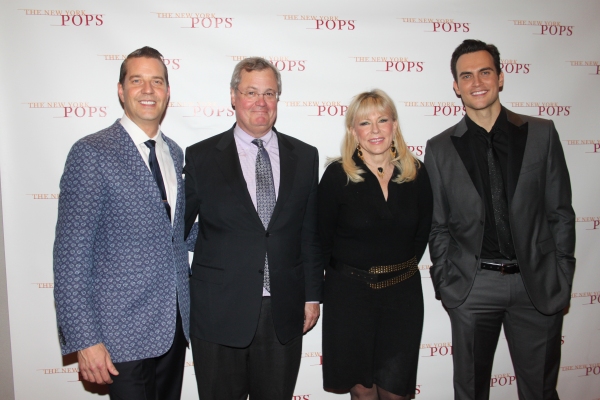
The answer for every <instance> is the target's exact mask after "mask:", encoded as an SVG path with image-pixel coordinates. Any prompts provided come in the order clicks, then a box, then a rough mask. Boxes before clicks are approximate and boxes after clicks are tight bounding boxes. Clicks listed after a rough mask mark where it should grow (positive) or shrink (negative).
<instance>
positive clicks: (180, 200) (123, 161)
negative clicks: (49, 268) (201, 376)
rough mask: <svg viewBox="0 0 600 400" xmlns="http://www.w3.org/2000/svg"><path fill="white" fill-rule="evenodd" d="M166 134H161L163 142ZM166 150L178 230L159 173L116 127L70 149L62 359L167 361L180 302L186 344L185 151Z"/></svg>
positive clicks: (61, 288)
mask: <svg viewBox="0 0 600 400" xmlns="http://www.w3.org/2000/svg"><path fill="white" fill-rule="evenodd" d="M161 134H162V133H161ZM163 138H164V140H165V141H166V142H167V144H168V146H169V149H170V152H171V157H173V163H174V164H175V169H176V176H177V203H176V208H175V216H174V224H173V225H171V222H170V221H169V218H168V217H167V214H166V213H165V208H164V206H163V204H162V200H161V196H160V192H159V189H158V186H157V185H156V182H155V181H154V178H153V176H152V173H151V172H150V171H149V169H148V167H147V166H146V164H145V163H144V160H143V159H142V157H140V154H139V152H138V150H137V148H136V147H135V144H134V143H133V141H132V140H131V138H130V136H129V135H128V134H127V132H126V131H125V129H124V128H123V126H122V125H121V124H120V123H119V120H117V121H116V122H115V123H114V124H113V125H112V126H110V127H108V128H106V129H103V130H101V131H100V132H97V133H94V134H92V135H89V136H86V137H84V138H83V139H81V140H79V141H78V142H77V143H75V144H74V145H73V147H72V148H71V151H70V153H69V155H68V157H67V162H66V165H65V171H64V173H63V176H62V179H61V182H60V199H59V203H58V222H57V225H56V239H55V242H54V298H55V301H56V312H57V319H58V331H59V339H60V344H61V348H62V353H63V354H68V353H72V352H74V351H78V350H81V349H84V348H87V347H89V346H92V345H94V344H97V343H104V345H105V346H106V348H107V349H108V352H109V353H110V356H111V359H112V361H113V362H125V361H132V360H139V359H145V358H152V357H157V356H160V355H162V354H164V353H166V352H167V351H168V350H169V348H170V347H171V344H172V342H173V338H174V335H175V323H176V309H177V302H178V303H179V309H180V312H181V317H182V321H183V328H184V333H185V336H186V338H188V340H189V310H190V299H189V271H190V269H189V263H188V248H192V247H193V245H194V243H195V237H194V235H195V233H194V232H193V233H192V235H190V236H189V237H188V243H189V244H190V245H189V247H188V246H186V243H185V242H184V238H183V230H184V223H183V215H184V209H185V205H184V183H183V179H182V166H183V152H182V150H181V148H180V147H179V146H178V145H177V144H176V143H175V142H174V141H172V140H171V139H169V138H167V137H165V136H164V135H163Z"/></svg>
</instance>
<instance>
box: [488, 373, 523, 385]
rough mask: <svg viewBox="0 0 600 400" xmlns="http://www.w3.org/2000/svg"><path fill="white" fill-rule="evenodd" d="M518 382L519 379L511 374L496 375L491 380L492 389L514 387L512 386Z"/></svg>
mask: <svg viewBox="0 0 600 400" xmlns="http://www.w3.org/2000/svg"><path fill="white" fill-rule="evenodd" d="M516 382H517V377H516V376H514V375H511V374H500V375H494V376H492V378H491V379H490V387H497V386H512V384H513V383H516Z"/></svg>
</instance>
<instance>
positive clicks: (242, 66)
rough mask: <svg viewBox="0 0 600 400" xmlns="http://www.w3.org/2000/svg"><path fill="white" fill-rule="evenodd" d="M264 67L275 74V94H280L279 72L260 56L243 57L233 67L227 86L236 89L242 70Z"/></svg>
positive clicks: (254, 69) (262, 68) (250, 70)
mask: <svg viewBox="0 0 600 400" xmlns="http://www.w3.org/2000/svg"><path fill="white" fill-rule="evenodd" d="M265 69H270V70H271V71H273V75H275V79H276V80H277V94H278V95H280V94H281V74H280V73H279V70H278V69H277V68H275V66H274V65H273V64H271V63H270V62H269V61H267V60H265V59H264V58H262V57H248V58H244V59H243V60H242V61H240V62H239V63H237V65H236V66H235V68H234V69H233V74H232V75H231V82H229V87H230V88H231V89H233V90H236V89H237V88H238V86H239V84H240V81H241V80H242V71H246V72H252V71H263V70H265Z"/></svg>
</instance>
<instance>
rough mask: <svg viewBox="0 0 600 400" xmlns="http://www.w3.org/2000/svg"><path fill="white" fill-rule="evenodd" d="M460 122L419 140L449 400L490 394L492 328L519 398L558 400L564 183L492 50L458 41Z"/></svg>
mask: <svg viewBox="0 0 600 400" xmlns="http://www.w3.org/2000/svg"><path fill="white" fill-rule="evenodd" d="M451 67H452V73H453V75H454V91H455V92H456V94H457V95H458V96H459V97H460V98H461V99H462V101H463V104H464V106H465V109H466V114H467V115H466V116H465V117H464V118H463V119H462V120H461V121H460V122H459V123H458V124H456V125H455V126H453V127H451V128H449V129H447V130H446V131H444V132H442V133H441V134H439V135H437V136H435V137H434V138H432V139H430V140H429V141H428V142H427V148H426V154H425V165H426V166H427V172H428V173H429V177H430V180H431V185H432V189H433V194H434V210H433V224H432V231H431V235H430V241H429V249H430V252H431V261H432V264H433V265H432V267H431V277H432V280H433V284H434V287H435V291H436V297H438V299H439V298H440V296H441V300H442V302H443V303H444V306H445V307H446V308H447V310H448V313H449V315H450V321H451V324H452V342H453V353H454V392H455V398H456V399H487V398H489V390H490V375H491V371H492V363H493V358H494V353H495V350H496V345H497V343H498V337H499V334H500V328H501V327H502V326H504V333H505V335H506V339H507V342H508V346H509V349H510V353H511V357H512V361H513V366H514V369H515V374H516V377H517V385H518V393H519V399H528V400H529V399H558V394H557V392H556V381H557V377H558V370H559V366H560V345H561V329H562V321H563V313H564V309H565V308H566V307H567V306H568V304H569V299H570V294H571V284H572V280H573V273H574V270H575V258H574V257H573V253H574V250H575V214H574V212H573V208H572V207H571V185H570V181H569V172H568V170H567V165H566V163H565V157H564V154H563V150H562V146H561V143H560V140H559V137H558V133H557V132H556V129H555V128H554V124H553V122H552V121H548V120H543V119H539V118H532V117H529V116H524V115H518V114H515V113H513V112H511V111H509V110H507V109H505V108H504V107H502V105H501V104H500V100H499V92H500V90H501V89H502V86H503V84H504V74H503V73H502V71H501V69H500V54H499V52H498V49H497V48H496V47H495V46H494V45H491V44H486V43H483V42H481V41H478V40H465V41H464V42H463V43H462V44H461V45H460V46H458V47H457V48H456V50H455V51H454V53H453V55H452V61H451Z"/></svg>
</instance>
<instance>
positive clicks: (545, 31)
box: [511, 19, 575, 36]
mask: <svg viewBox="0 0 600 400" xmlns="http://www.w3.org/2000/svg"><path fill="white" fill-rule="evenodd" d="M511 21H512V23H513V25H519V26H531V27H535V29H534V33H533V34H534V35H547V36H572V35H573V29H574V28H575V27H574V26H572V25H563V24H561V23H560V22H558V21H531V20H522V19H514V20H511Z"/></svg>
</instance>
